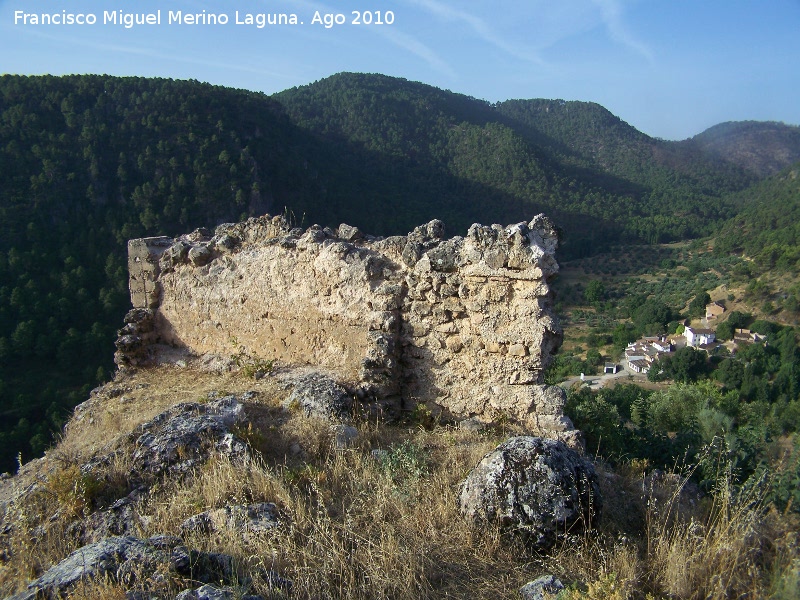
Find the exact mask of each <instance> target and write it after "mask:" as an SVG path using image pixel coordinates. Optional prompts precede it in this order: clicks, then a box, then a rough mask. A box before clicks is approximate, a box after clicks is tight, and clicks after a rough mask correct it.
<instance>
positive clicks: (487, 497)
mask: <svg viewBox="0 0 800 600" xmlns="http://www.w3.org/2000/svg"><path fill="white" fill-rule="evenodd" d="M459 504H460V508H461V512H462V513H463V514H464V515H465V516H466V517H467V518H469V519H471V520H472V521H473V522H474V523H475V524H477V525H487V526H492V525H496V526H500V527H501V528H502V529H504V530H506V531H514V532H518V533H521V534H523V535H524V537H525V538H526V540H527V541H528V542H529V543H530V544H532V545H533V546H534V547H535V548H537V549H540V550H546V549H548V548H550V547H552V546H553V545H554V544H555V543H556V542H557V541H558V540H559V539H562V538H564V536H565V535H567V534H571V533H574V532H576V531H579V530H581V529H583V528H584V527H591V525H592V524H593V523H594V522H595V521H596V519H597V518H598V517H599V515H600V511H601V508H602V500H601V497H600V488H599V487H598V484H597V475H596V473H595V470H594V467H593V466H592V464H591V463H590V462H589V461H588V460H586V459H584V458H583V457H581V456H580V455H579V454H578V453H577V452H575V451H574V450H571V449H570V448H568V447H567V446H566V445H565V444H564V443H563V442H560V441H555V440H546V439H542V438H538V437H530V436H521V437H515V438H512V439H510V440H508V441H506V442H504V443H502V444H500V445H499V446H498V447H497V448H495V449H494V450H493V451H492V452H490V453H489V454H487V455H486V456H484V457H483V459H482V460H481V461H480V463H478V466H477V467H475V468H474V469H473V470H472V472H470V474H469V475H468V476H467V478H466V480H465V481H464V483H463V484H462V486H461V495H460V498H459Z"/></svg>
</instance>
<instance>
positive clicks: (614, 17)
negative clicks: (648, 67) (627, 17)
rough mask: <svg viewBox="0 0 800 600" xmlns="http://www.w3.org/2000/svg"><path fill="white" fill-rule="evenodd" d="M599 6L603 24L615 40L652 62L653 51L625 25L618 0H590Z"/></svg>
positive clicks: (620, 3) (621, 7)
mask: <svg viewBox="0 0 800 600" xmlns="http://www.w3.org/2000/svg"><path fill="white" fill-rule="evenodd" d="M592 1H593V2H594V3H595V4H596V5H597V6H598V7H599V8H600V13H601V15H602V17H603V24H604V25H605V27H606V29H607V30H608V34H609V35H610V36H611V39H612V40H614V41H615V42H617V43H619V44H622V45H624V46H627V47H628V48H630V49H631V50H633V51H634V52H636V53H637V54H639V55H640V56H642V57H644V58H645V59H647V61H648V62H650V63H652V62H653V53H652V52H651V50H650V48H648V47H647V45H645V44H644V43H642V42H640V41H639V40H637V39H636V38H635V37H634V36H633V35H632V34H631V33H630V32H629V31H628V29H627V27H626V26H625V23H624V20H623V18H622V13H623V6H622V2H620V0H592Z"/></svg>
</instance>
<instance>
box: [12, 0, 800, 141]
mask: <svg viewBox="0 0 800 600" xmlns="http://www.w3.org/2000/svg"><path fill="white" fill-rule="evenodd" d="M159 9H160V10H161V13H162V23H161V24H160V25H136V26H134V27H131V28H126V27H124V26H122V25H113V24H103V15H104V11H115V12H118V11H120V10H122V11H124V12H126V13H127V12H135V13H150V12H154V11H157V10H159ZM204 10H205V11H206V14H209V13H214V14H225V15H226V16H227V17H228V19H229V22H228V24H227V25H219V24H218V25H185V24H184V25H177V24H174V23H173V24H171V25H170V24H168V23H167V20H168V12H169V11H183V13H202V11H204ZM237 10H238V11H239V14H240V20H245V15H246V14H247V13H250V14H253V15H255V14H259V13H265V14H272V13H287V14H292V13H293V14H295V15H297V18H298V20H299V21H302V22H303V24H302V25H300V24H298V25H294V26H292V25H284V26H270V25H267V26H266V27H264V28H258V27H256V26H254V25H237V24H235V15H236V11H237ZM16 11H23V12H25V13H31V14H41V13H57V14H59V15H60V14H61V12H62V11H67V12H68V13H75V14H79V13H84V14H86V13H91V14H94V15H96V17H97V23H96V24H94V25H32V24H30V23H29V24H27V25H26V24H22V23H15V14H16ZM317 11H319V14H320V16H321V17H322V16H324V15H325V14H342V15H343V16H344V18H345V20H346V22H345V23H344V24H342V25H336V26H333V27H330V28H326V27H325V26H324V23H323V24H313V23H312V20H313V17H314V15H315V13H316V12H317ZM353 11H361V12H364V13H366V12H368V13H369V14H370V15H371V16H372V17H373V21H375V20H377V11H380V14H381V17H382V18H383V20H384V21H388V20H389V14H390V13H391V14H392V15H393V16H394V22H393V23H392V24H388V23H386V24H383V25H376V24H372V25H356V24H353V23H352V22H351V21H352V19H353ZM340 71H358V72H370V73H373V72H376V73H384V74H387V75H393V76H398V77H405V78H407V79H411V80H415V81H422V82H424V83H428V84H431V85H435V86H437V87H441V88H445V89H449V90H452V91H454V92H459V93H464V94H468V95H471V96H475V97H477V98H482V99H485V100H489V101H492V102H494V101H499V100H506V99H510V98H563V99H566V100H587V101H594V102H598V103H600V104H602V105H603V106H605V107H606V108H608V109H609V110H610V111H612V112H613V113H614V114H616V115H617V116H619V117H620V118H622V119H623V120H625V121H627V122H628V123H630V124H631V125H633V126H634V127H636V128H637V129H639V130H641V131H644V132H645V133H647V134H649V135H653V136H658V137H663V138H666V139H684V138H687V137H691V136H692V135H695V134H697V133H700V132H701V131H703V130H704V129H706V128H707V127H710V126H711V125H715V124H717V123H720V122H723V121H733V120H735V121H738V120H773V121H784V122H786V123H789V124H793V125H797V124H800V101H799V100H800V0H768V1H767V2H756V1H755V0H749V1H743V0H724V1H722V0H526V1H524V2H511V1H507V0H495V1H493V2H488V1H483V0H480V1H479V0H460V1H456V0H323V1H316V0H227V1H223V0H161V1H151V0H135V1H131V0H0V72H1V73H14V74H25V75H39V74H46V73H48V74H55V75H60V74H68V73H107V74H111V75H140V76H159V77H171V78H176V79H197V80H200V81H207V82H209V83H213V84H218V85H225V86H230V87H237V88H245V89H250V90H257V91H263V92H266V93H273V92H278V91H281V90H283V89H286V88H290V87H293V86H297V85H305V84H307V83H311V82H313V81H316V80H318V79H322V78H324V77H327V76H329V75H332V74H334V73H337V72H340Z"/></svg>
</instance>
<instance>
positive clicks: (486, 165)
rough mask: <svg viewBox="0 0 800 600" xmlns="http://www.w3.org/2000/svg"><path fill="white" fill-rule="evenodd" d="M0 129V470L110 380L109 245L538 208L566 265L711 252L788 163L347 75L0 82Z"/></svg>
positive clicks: (775, 128) (115, 267) (762, 153)
mask: <svg viewBox="0 0 800 600" xmlns="http://www.w3.org/2000/svg"><path fill="white" fill-rule="evenodd" d="M0 113H1V114H2V117H1V118H0V171H1V172H2V173H3V174H4V180H3V184H2V186H0V365H1V366H0V407H2V410H3V414H4V423H5V425H4V426H3V430H2V431H0V448H2V452H1V453H0V454H2V459H1V461H0V464H1V465H2V468H3V469H6V470H12V469H13V468H14V465H15V462H16V456H17V453H18V452H21V453H22V458H23V460H27V459H28V458H29V457H31V456H35V455H38V454H40V453H41V452H42V451H43V449H44V448H45V447H46V446H47V445H48V444H49V443H50V440H51V433H52V432H53V431H54V430H58V428H59V427H60V426H61V425H62V424H63V423H64V420H65V418H66V417H67V415H68V412H69V410H70V409H71V407H72V406H74V405H75V404H77V403H78V402H80V401H82V400H83V399H84V398H85V397H86V394H87V393H88V390H89V389H91V387H92V386H93V385H95V384H96V383H97V382H100V381H103V380H105V379H106V378H107V377H108V376H109V374H110V372H111V368H112V365H111V360H110V357H111V354H112V352H113V347H112V340H113V338H114V332H115V330H116V328H117V327H118V326H119V323H120V319H121V316H122V315H123V314H124V312H125V310H126V309H127V292H126V289H125V278H126V275H125V262H124V261H125V258H124V254H125V250H124V245H125V243H126V242H127V240H128V239H130V238H134V237H142V236H146V235H160V234H166V235H171V236H174V235H176V234H178V233H180V232H183V231H190V230H191V229H192V228H195V227H201V226H214V225H216V224H218V223H220V222H223V221H236V220H239V219H240V218H241V217H246V216H254V215H260V214H263V213H265V212H272V213H273V214H274V213H278V212H281V211H284V210H285V211H286V214H287V217H288V218H289V219H293V220H294V221H295V223H296V224H298V225H308V224H311V223H314V222H317V223H320V224H321V225H330V226H337V225H338V224H339V223H341V222H348V223H352V224H354V225H357V226H359V227H362V228H363V229H365V230H367V231H371V232H374V233H376V234H396V233H405V232H406V231H409V230H410V229H411V227H413V226H416V225H418V224H419V223H422V222H426V221H429V220H430V219H433V218H441V219H442V220H444V221H445V222H446V223H448V226H450V227H451V228H452V229H451V230H452V231H465V230H466V229H467V228H468V227H469V225H470V224H472V223H473V222H498V221H500V222H505V223H512V222H518V221H521V220H523V219H527V218H529V217H530V216H531V215H533V214H537V213H538V212H541V211H546V212H547V213H548V214H549V215H550V216H551V217H553V218H554V219H555V222H556V224H557V225H558V227H559V228H560V230H561V234H562V250H561V255H560V256H561V259H562V260H565V259H570V258H579V257H581V256H594V255H596V254H597V253H599V252H602V251H606V250H608V249H609V248H610V247H611V245H612V244H618V243H624V244H631V243H655V242H667V241H670V240H683V239H687V238H692V237H696V236H698V235H707V234H711V233H713V232H714V231H715V228H716V227H717V226H719V225H720V224H721V223H724V222H725V221H726V220H727V219H732V218H734V217H735V216H736V215H737V214H739V213H740V212H742V211H743V210H744V209H745V208H746V207H747V206H748V205H749V204H751V203H754V202H757V201H758V200H759V199H760V198H764V199H765V200H767V199H768V198H769V196H768V191H767V188H768V186H769V185H771V184H769V183H764V184H763V185H761V186H759V185H756V187H750V186H752V185H755V184H759V182H760V179H759V178H760V177H761V174H763V173H767V172H773V171H775V170H779V169H781V168H785V167H786V166H787V165H789V164H790V163H791V162H792V161H795V160H797V159H798V157H800V149H798V144H797V135H796V131H797V127H793V126H788V125H782V124H775V123H769V124H757V123H748V124H743V125H740V126H735V125H727V126H726V127H725V128H724V131H719V130H714V129H712V130H711V131H710V132H709V133H708V134H707V135H700V136H697V138H695V139H693V140H685V141H683V142H665V141H663V140H657V139H652V138H649V137H647V136H646V135H644V134H642V133H640V132H638V131H636V130H635V129H634V128H633V127H631V126H630V125H628V124H626V123H624V122H623V121H622V120H620V119H619V118H618V117H616V116H614V115H611V114H610V113H609V112H608V111H606V110H605V109H603V108H602V107H600V106H598V105H595V104H590V103H582V102H564V101H559V100H514V101H508V102H503V103H499V104H497V105H491V104H488V103H486V102H484V101H481V100H476V99H474V98H470V97H467V96H463V95H460V94H455V93H452V92H447V91H443V90H438V89H436V88H433V87H431V86H426V85H424V84H419V83H413V82H409V81H405V80H401V79H396V78H390V77H384V76H380V75H357V74H346V73H345V74H340V75H336V76H333V77H330V78H328V79H325V80H321V81H319V82H316V83H314V84H311V85H309V86H305V87H302V88H296V89H292V90H286V91H285V92H282V93H280V94H277V95H275V96H274V97H267V96H264V95H263V94H256V93H251V92H245V91H240V90H230V89H224V88H220V87H214V86H209V85H205V84H200V83H198V82H182V81H169V80H158V79H143V78H114V77H105V76H71V77H18V76H9V75H6V76H3V77H2V78H0ZM759 132H760V133H759ZM723 133H724V135H722V134H723ZM712 134H713V135H712ZM723 141H724V144H725V146H724V148H725V150H722V148H723V146H722V144H723ZM734 147H735V148H737V150H736V152H735V153H734V152H730V151H729V150H728V148H734ZM772 177H781V176H780V174H778V175H773V176H772ZM748 190H752V193H750V192H748ZM789 202H790V204H789V205H788V206H787V210H789V211H790V210H791V206H794V205H793V204H791V202H793V200H789ZM749 214H751V213H749V212H746V213H743V216H742V217H741V218H742V219H746V220H747V219H750V217H749V216H748V215H749ZM782 214H784V213H782V212H778V213H777V214H776V216H775V218H777V222H778V223H784V222H785V221H784V220H782V219H781V218H780V217H781V215H782ZM772 220H773V221H775V219H772ZM754 225H755V223H754ZM762 227H763V226H762V225H761V223H760V222H759V224H758V225H757V226H756V227H755V229H757V230H762ZM755 229H754V230H755ZM730 231H735V228H733V229H730ZM743 242H744V240H742V241H740V242H738V244H739V245H738V246H736V248H737V249H738V248H739V247H741V244H742V243H743ZM731 249H733V247H731ZM741 251H749V249H745V248H744V247H741ZM32 373H34V374H35V376H31V374H32Z"/></svg>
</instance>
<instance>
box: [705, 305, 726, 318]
mask: <svg viewBox="0 0 800 600" xmlns="http://www.w3.org/2000/svg"><path fill="white" fill-rule="evenodd" d="M724 312H725V307H724V306H722V305H721V304H719V303H717V302H712V303H711V304H706V320H707V321H710V320H712V319H716V318H717V317H719V316H721V315H722V314H723V313H724Z"/></svg>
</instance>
